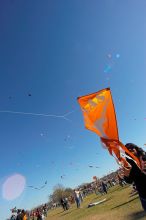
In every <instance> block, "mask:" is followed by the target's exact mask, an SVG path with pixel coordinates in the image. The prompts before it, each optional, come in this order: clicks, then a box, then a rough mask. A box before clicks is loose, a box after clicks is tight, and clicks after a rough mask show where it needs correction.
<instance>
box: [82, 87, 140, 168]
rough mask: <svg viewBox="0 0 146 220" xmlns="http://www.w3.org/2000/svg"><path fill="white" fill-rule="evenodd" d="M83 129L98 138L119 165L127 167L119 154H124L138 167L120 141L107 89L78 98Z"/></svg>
mask: <svg viewBox="0 0 146 220" xmlns="http://www.w3.org/2000/svg"><path fill="white" fill-rule="evenodd" d="M78 102H79V105H80V107H81V110H82V113H83V116H84V124H85V127H86V128H87V129H89V130H91V131H93V132H95V133H96V134H97V135H98V136H100V138H101V141H102V143H104V144H105V146H106V148H107V149H108V151H109V153H110V154H111V155H113V156H115V157H116V159H118V161H119V162H120V163H121V165H123V166H125V167H128V165H129V164H128V162H127V161H126V159H125V157H124V156H122V154H121V149H123V151H124V152H126V153H127V154H128V155H129V156H130V157H131V158H132V159H133V160H134V161H135V162H136V163H137V165H138V166H139V167H140V162H139V159H138V158H137V157H135V156H134V155H133V154H132V153H131V152H130V151H129V150H128V149H127V148H126V147H125V146H124V145H123V144H122V143H121V142H120V141H119V135H118V127H117V121H116V113H115V109H114V104H113V101H112V95H111V92H110V89H109V88H106V89H103V90H101V91H99V92H95V93H93V94H89V95H86V96H82V97H79V98H78Z"/></svg>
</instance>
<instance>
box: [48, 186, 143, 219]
mask: <svg viewBox="0 0 146 220" xmlns="http://www.w3.org/2000/svg"><path fill="white" fill-rule="evenodd" d="M130 192H131V187H129V186H126V187H123V188H122V187H120V186H114V187H112V188H111V189H110V190H109V191H108V194H107V195H104V196H101V195H98V196H96V195H95V194H92V195H89V196H87V197H86V198H85V199H84V202H83V203H82V204H81V208H80V209H77V208H76V206H75V205H72V207H71V208H70V209H69V210H68V211H63V210H62V208H57V209H55V210H51V211H49V213H48V217H47V220H50V219H52V220H55V219H56V220H57V219H60V220H75V219H76V220H77V219H81V220H83V219H84V220H96V219H97V220H136V219H137V220H144V219H145V220H146V214H145V213H144V211H143V209H142V208H141V204H140V201H139V198H138V195H134V196H130ZM104 198H106V201H105V202H104V203H101V204H99V205H96V206H93V207H90V208H87V206H88V204H89V203H91V202H96V201H98V200H102V199H104Z"/></svg>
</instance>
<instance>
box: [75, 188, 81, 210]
mask: <svg viewBox="0 0 146 220" xmlns="http://www.w3.org/2000/svg"><path fill="white" fill-rule="evenodd" d="M74 198H75V201H76V204H77V208H80V191H79V190H74Z"/></svg>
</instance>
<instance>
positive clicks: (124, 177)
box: [10, 143, 146, 220]
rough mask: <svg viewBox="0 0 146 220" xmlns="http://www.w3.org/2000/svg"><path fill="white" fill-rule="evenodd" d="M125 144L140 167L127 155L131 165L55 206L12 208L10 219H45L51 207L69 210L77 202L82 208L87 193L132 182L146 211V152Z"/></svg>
mask: <svg viewBox="0 0 146 220" xmlns="http://www.w3.org/2000/svg"><path fill="white" fill-rule="evenodd" d="M125 146H126V148H127V149H128V150H129V151H130V152H132V153H133V154H134V155H135V156H136V157H137V158H138V159H139V161H140V167H139V166H138V165H137V164H136V163H135V161H133V159H131V158H130V157H127V159H126V160H127V162H128V163H129V167H126V168H125V167H124V168H121V169H119V170H118V172H113V173H111V174H109V175H107V176H106V177H104V178H101V179H100V180H98V181H95V182H92V183H91V184H88V185H85V186H82V187H81V188H76V189H74V190H73V192H72V194H71V195H70V196H69V197H62V198H61V199H60V201H58V203H57V205H55V206H54V205H53V204H52V206H51V207H49V206H48V205H47V204H45V205H42V206H40V207H39V208H37V209H35V210H32V211H25V210H20V209H18V210H16V208H15V209H13V210H12V216H11V218H10V220H45V218H46V217H47V212H48V209H49V208H54V207H55V208H56V207H58V206H59V207H60V206H62V208H63V210H64V211H67V210H68V209H69V208H70V206H71V205H72V204H73V203H76V207H77V208H80V206H81V203H82V202H83V200H84V198H85V197H86V196H87V195H89V194H91V193H95V194H101V195H104V194H107V193H108V189H109V188H110V187H113V186H115V185H116V184H119V185H120V186H121V187H123V186H125V185H126V184H131V185H132V187H133V191H132V192H137V193H138V194H139V198H140V201H141V204H142V207H143V209H144V210H145V211H146V190H145V187H146V152H145V151H144V150H143V149H141V148H139V147H138V146H136V145H135V144H132V143H128V144H126V145H125ZM55 204H56V203H55Z"/></svg>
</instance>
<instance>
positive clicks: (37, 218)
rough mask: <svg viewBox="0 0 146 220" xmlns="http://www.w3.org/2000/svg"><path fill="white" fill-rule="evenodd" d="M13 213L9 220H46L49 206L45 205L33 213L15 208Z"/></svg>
mask: <svg viewBox="0 0 146 220" xmlns="http://www.w3.org/2000/svg"><path fill="white" fill-rule="evenodd" d="M11 212H12V215H11V217H10V219H9V220H45V219H46V217H47V212H48V206H47V204H45V205H43V206H40V207H39V208H37V209H34V210H32V211H25V210H24V209H22V210H21V209H16V207H15V208H14V209H12V210H11Z"/></svg>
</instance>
